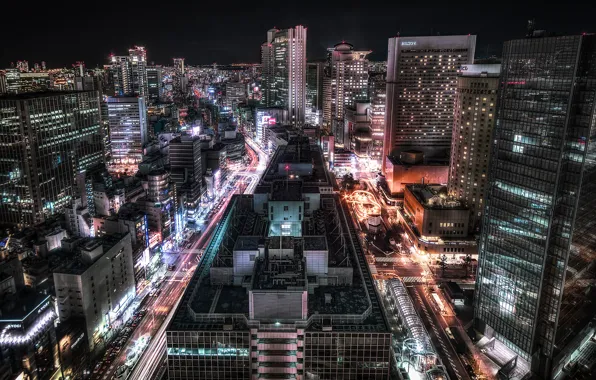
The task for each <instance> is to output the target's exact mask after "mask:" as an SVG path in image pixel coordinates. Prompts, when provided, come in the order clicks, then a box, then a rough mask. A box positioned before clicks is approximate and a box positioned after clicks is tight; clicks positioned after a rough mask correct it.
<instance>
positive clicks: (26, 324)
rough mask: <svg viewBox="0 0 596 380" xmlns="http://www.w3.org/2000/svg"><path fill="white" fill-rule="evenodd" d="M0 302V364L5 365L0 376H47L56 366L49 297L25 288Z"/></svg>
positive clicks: (34, 379) (54, 337) (28, 377)
mask: <svg viewBox="0 0 596 380" xmlns="http://www.w3.org/2000/svg"><path fill="white" fill-rule="evenodd" d="M0 301H1V302H0V310H1V313H0V363H2V364H3V365H7V367H8V372H4V371H3V373H2V374H1V376H3V378H8V379H23V378H26V379H31V380H41V379H49V378H51V377H52V375H54V373H55V372H56V371H57V370H58V368H59V366H60V362H59V360H58V344H57V343H56V331H55V329H54V321H55V320H56V313H55V312H54V310H55V308H54V304H53V302H52V299H51V296H48V295H44V294H41V293H37V292H36V291H34V290H31V289H28V288H27V289H24V290H21V291H19V292H17V293H12V294H8V295H7V294H4V295H3V296H2V297H1V298H0ZM7 367H2V368H3V369H4V370H6V369H7Z"/></svg>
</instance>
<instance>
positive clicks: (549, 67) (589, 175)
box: [470, 34, 596, 379]
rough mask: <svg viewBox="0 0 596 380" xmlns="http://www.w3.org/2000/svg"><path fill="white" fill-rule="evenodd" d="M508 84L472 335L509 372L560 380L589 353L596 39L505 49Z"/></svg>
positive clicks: (513, 44)
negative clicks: (478, 335)
mask: <svg viewBox="0 0 596 380" xmlns="http://www.w3.org/2000/svg"><path fill="white" fill-rule="evenodd" d="M500 82H501V88H500V89H499V92H498V99H497V103H496V104H497V110H496V116H497V122H496V125H495V127H494V129H495V131H494V135H493V136H494V138H493V141H494V143H493V147H492V150H493V151H492V153H491V160H490V170H489V173H490V174H489V189H488V198H487V201H486V207H485V214H484V219H483V226H482V236H481V239H480V263H479V264H480V267H479V270H478V276H477V282H476V305H475V326H476V328H477V329H478V330H479V331H480V332H482V333H484V335H485V336H486V337H488V338H491V340H490V341H489V342H488V345H487V346H486V348H487V350H486V352H487V355H489V356H490V355H491V347H494V349H496V350H497V351H499V355H500V356H501V358H502V357H503V352H504V351H506V350H507V349H508V350H510V353H511V357H512V363H511V365H509V366H505V367H504V368H502V369H501V372H504V375H510V374H512V371H519V372H522V369H523V367H524V364H526V368H529V369H530V370H531V371H532V372H534V373H535V374H536V375H537V377H538V378H542V379H552V378H558V376H559V375H561V371H562V369H563V367H564V366H566V365H567V364H569V366H568V368H569V369H573V366H574V361H575V360H579V358H581V357H582V356H585V355H593V354H591V353H589V352H588V351H587V350H590V349H593V348H591V347H593V343H590V339H589V338H590V336H593V334H594V331H593V330H594V325H593V324H590V321H591V320H593V318H594V316H595V315H596V308H595V306H594V302H593V300H594V298H595V297H596V295H595V293H594V289H596V287H595V285H596V271H595V270H594V260H595V259H596V249H595V247H596V235H595V234H594V224H593V223H594V220H596V207H594V199H595V198H596V186H595V184H596V165H595V164H594V162H595V158H596V145H595V144H594V141H593V139H594V137H593V136H594V133H593V131H594V128H595V127H596V123H595V120H596V113H595V109H596V98H595V97H594V93H595V91H596V36H595V35H577V36H561V37H539V35H537V34H532V38H526V39H521V40H513V41H508V42H506V43H505V45H504V47H503V59H502V66H501V79H500ZM474 103H475V102H474ZM478 103H479V104H478V105H479V106H480V105H481V106H482V107H487V111H486V112H487V114H486V115H485V117H488V112H489V111H488V109H489V108H490V101H488V97H487V101H486V102H484V100H482V101H478ZM484 103H486V104H484ZM475 105H476V104H473V105H472V107H473V108H474V106H475ZM473 108H472V110H470V111H473ZM588 300H591V301H592V302H589V301H588ZM590 331H591V332H590ZM586 334H588V335H587V336H586ZM592 342H593V341H592ZM586 357H587V356H586ZM516 358H517V359H516ZM516 364H517V365H516ZM580 366H581V364H580Z"/></svg>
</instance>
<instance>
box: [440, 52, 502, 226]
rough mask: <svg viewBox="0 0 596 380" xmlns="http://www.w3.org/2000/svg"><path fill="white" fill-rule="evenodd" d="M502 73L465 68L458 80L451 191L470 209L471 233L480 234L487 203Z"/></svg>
mask: <svg viewBox="0 0 596 380" xmlns="http://www.w3.org/2000/svg"><path fill="white" fill-rule="evenodd" d="M500 72H501V65H500V64H484V65H465V66H462V67H461V72H460V74H459V76H458V77H457V92H456V94H455V110H454V124H453V138H452V142H451V161H450V164H449V186H448V188H449V195H450V196H452V197H454V198H456V199H458V200H460V201H461V202H462V203H463V204H464V206H465V207H467V208H468V209H470V222H469V223H468V226H469V227H470V231H469V232H471V233H474V232H479V231H480V221H481V220H482V211H483V209H484V202H486V192H487V190H488V186H487V184H488V172H489V170H488V164H489V157H490V141H491V137H492V133H493V128H494V126H495V120H496V104H497V90H498V88H499V73H500Z"/></svg>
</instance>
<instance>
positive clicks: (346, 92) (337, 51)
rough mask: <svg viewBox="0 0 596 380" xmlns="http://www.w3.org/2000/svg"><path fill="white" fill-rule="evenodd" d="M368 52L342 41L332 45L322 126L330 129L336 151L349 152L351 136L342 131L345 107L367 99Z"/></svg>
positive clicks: (343, 129)
mask: <svg viewBox="0 0 596 380" xmlns="http://www.w3.org/2000/svg"><path fill="white" fill-rule="evenodd" d="M370 53H371V52H370V51H356V50H354V46H352V45H351V44H348V43H345V42H342V43H339V44H337V45H335V46H334V48H333V50H331V51H330V56H329V59H328V63H327V64H328V68H327V74H328V77H329V78H328V79H327V80H326V81H325V84H326V86H327V89H326V90H324V92H325V95H326V97H325V98H324V99H323V102H325V103H326V106H325V107H326V109H327V110H328V111H329V113H323V124H324V125H327V126H330V127H331V131H332V132H333V134H334V135H335V145H336V146H337V147H338V148H344V149H350V136H349V132H347V131H346V130H345V128H344V126H345V125H344V115H345V112H346V107H355V106H356V102H362V101H366V100H368V59H367V58H366V56H367V55H368V54H370Z"/></svg>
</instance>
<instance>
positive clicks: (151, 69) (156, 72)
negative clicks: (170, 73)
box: [147, 66, 163, 103]
mask: <svg viewBox="0 0 596 380" xmlns="http://www.w3.org/2000/svg"><path fill="white" fill-rule="evenodd" d="M147 91H148V93H147V97H148V99H149V101H151V102H152V103H155V102H157V101H159V97H160V96H161V92H162V91H163V82H162V68H161V67H160V66H147Z"/></svg>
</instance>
